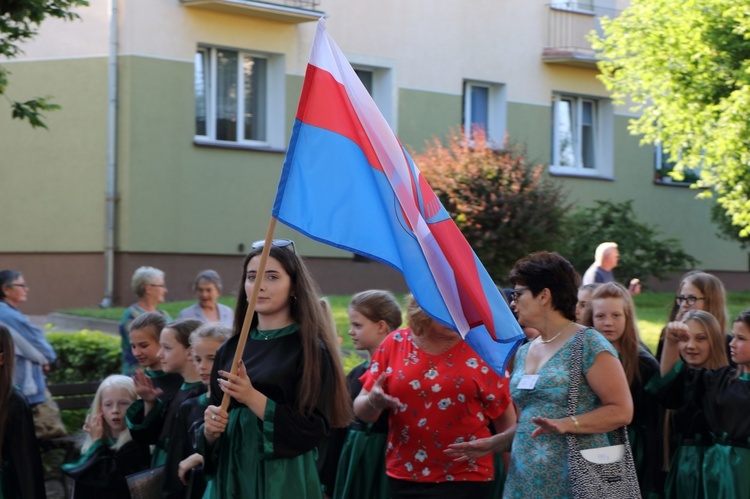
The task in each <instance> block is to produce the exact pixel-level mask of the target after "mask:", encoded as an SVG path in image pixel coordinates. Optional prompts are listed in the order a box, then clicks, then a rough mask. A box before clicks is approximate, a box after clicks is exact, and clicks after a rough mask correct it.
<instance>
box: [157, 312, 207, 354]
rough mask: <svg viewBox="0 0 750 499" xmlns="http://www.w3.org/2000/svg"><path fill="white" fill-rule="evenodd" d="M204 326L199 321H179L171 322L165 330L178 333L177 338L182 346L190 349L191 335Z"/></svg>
mask: <svg viewBox="0 0 750 499" xmlns="http://www.w3.org/2000/svg"><path fill="white" fill-rule="evenodd" d="M202 325H203V322H201V321H199V320H198V319H179V320H176V321H174V322H170V323H169V324H167V325H166V326H164V328H169V329H171V330H173V331H174V332H175V333H176V334H175V338H177V341H179V342H180V345H182V346H184V347H185V348H190V335H191V334H192V333H193V331H195V330H196V329H198V328H199V327H201V326H202Z"/></svg>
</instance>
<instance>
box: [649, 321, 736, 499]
mask: <svg viewBox="0 0 750 499" xmlns="http://www.w3.org/2000/svg"><path fill="white" fill-rule="evenodd" d="M685 317H687V315H686V316H685ZM687 342H690V323H689V322H688V323H687V324H686V323H685V322H684V321H682V322H679V321H673V322H670V323H669V324H667V327H666V337H665V341H664V352H663V354H662V359H661V375H662V378H661V380H660V383H659V385H660V388H661V391H660V393H661V394H671V397H674V400H672V402H676V403H682V404H693V405H694V406H697V407H699V408H700V409H701V410H702V412H703V414H704V416H705V420H706V427H707V430H708V434H710V436H711V439H710V440H709V441H708V442H706V445H707V447H706V449H705V454H704V459H703V466H702V467H701V469H700V473H701V475H700V483H695V482H696V480H693V481H692V483H693V484H694V485H693V488H692V489H691V490H688V491H685V492H684V493H683V495H682V496H681V497H710V498H712V499H713V498H733V499H734V498H736V499H748V498H750V484H749V483H748V477H750V448H749V446H748V442H750V425H748V423H747V421H748V414H750V309H747V310H745V311H743V312H741V313H740V314H739V316H738V317H737V318H736V319H735V321H734V323H733V324H732V341H731V342H730V344H729V348H730V351H731V360H732V361H733V362H734V363H735V364H736V366H737V367H733V366H723V367H718V368H716V369H708V368H699V369H695V368H693V369H691V368H689V365H688V364H687V363H686V362H685V361H684V360H682V359H680V350H681V349H684V348H685V347H683V344H684V343H687ZM671 397H670V398H671ZM687 494H690V495H689V496H688V495H687Z"/></svg>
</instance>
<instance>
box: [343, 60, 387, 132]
mask: <svg viewBox="0 0 750 499" xmlns="http://www.w3.org/2000/svg"><path fill="white" fill-rule="evenodd" d="M350 60H351V64H352V67H353V68H354V72H355V73H356V74H357V76H358V77H359V80H360V81H361V82H362V84H363V85H364V86H365V89H367V92H368V93H369V94H370V97H372V100H374V101H375V104H376V105H377V106H378V109H379V110H380V114H382V115H383V117H384V118H385V120H386V121H387V122H388V124H389V125H390V126H391V129H392V130H393V131H394V132H397V129H396V128H397V127H396V125H397V123H396V120H395V119H394V117H395V116H396V110H395V106H396V99H395V95H394V91H393V70H392V69H391V68H390V67H388V66H387V64H392V63H393V62H392V61H388V60H383V59H380V58H377V57H367V56H362V55H354V56H351V59H350Z"/></svg>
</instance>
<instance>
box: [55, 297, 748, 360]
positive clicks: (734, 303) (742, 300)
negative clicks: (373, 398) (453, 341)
mask: <svg viewBox="0 0 750 499" xmlns="http://www.w3.org/2000/svg"><path fill="white" fill-rule="evenodd" d="M350 298H351V296H350V295H329V296H327V297H326V299H327V300H328V302H329V303H330V305H331V311H332V312H333V318H334V321H335V322H336V329H337V330H338V332H339V337H340V338H341V340H340V341H341V348H343V349H344V350H345V351H347V352H348V351H351V350H353V348H354V344H353V343H352V339H351V337H350V336H349V334H348V333H347V331H348V330H349V318H348V315H347V313H346V307H347V305H348V303H349V299H350ZM396 298H397V299H399V301H402V302H403V298H404V295H397V296H396ZM673 299H674V294H673V293H653V292H645V293H641V294H639V295H638V296H636V297H635V306H636V314H637V315H638V328H639V329H640V332H641V337H642V339H643V342H644V343H646V345H648V346H649V348H651V351H652V352H656V345H657V343H658V341H659V335H660V334H661V330H662V328H663V327H664V326H665V325H666V323H667V319H668V317H669V311H670V309H671V307H672V300H673ZM219 301H220V302H221V303H223V304H225V305H227V306H229V307H232V308H234V302H235V298H233V297H229V296H225V297H221V298H220V299H219ZM193 303H195V302H194V301H193V300H187V301H174V302H167V303H164V304H163V305H161V306H160V307H159V308H161V309H163V310H165V311H167V312H168V313H169V315H171V316H172V317H177V314H178V313H179V312H180V310H182V309H183V308H185V307H188V306H190V305H192V304H193ZM727 304H728V308H729V317H730V318H733V317H735V316H736V315H737V314H738V313H739V312H740V311H742V310H744V309H746V308H748V307H750V291H743V292H732V293H727ZM61 312H62V313H66V314H71V315H79V316H85V317H95V318H99V319H110V320H115V321H119V320H120V318H121V317H122V315H123V314H124V313H125V307H113V308H107V309H103V308H79V309H73V310H62V311H61ZM344 357H345V360H346V359H347V357H348V356H347V355H346V354H345V356H344ZM357 358H361V357H359V356H358V357H357ZM355 360H356V359H355V358H349V359H348V360H346V363H347V364H349V363H352V362H354V361H355ZM353 365H356V364H353ZM352 367H353V366H352Z"/></svg>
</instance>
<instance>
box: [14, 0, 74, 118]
mask: <svg viewBox="0 0 750 499" xmlns="http://www.w3.org/2000/svg"><path fill="white" fill-rule="evenodd" d="M86 5H88V1H87V0H2V6H1V7H0V56H4V57H5V58H7V59H12V58H14V57H18V56H19V55H20V54H21V53H22V50H21V48H20V47H19V45H20V44H22V43H23V42H25V41H27V40H29V39H31V38H33V37H34V36H36V35H37V33H38V29H39V25H40V24H41V22H42V21H43V20H44V19H45V18H47V17H54V18H58V19H65V20H68V21H70V20H73V19H77V18H78V17H79V16H78V14H77V13H75V12H74V11H73V10H71V9H74V8H76V7H80V6H86ZM8 74H9V73H8V71H7V70H5V69H4V68H2V67H0V95H6V89H7V87H8ZM47 99H49V97H46V98H45V97H37V98H34V99H30V100H27V101H25V102H19V101H13V100H11V108H12V110H13V111H12V116H13V118H17V119H20V120H28V122H29V124H31V126H32V127H33V128H47V125H45V124H44V121H42V118H43V117H44V115H43V114H41V111H53V110H56V109H60V106H58V105H57V104H52V103H51V102H49V101H48V100H47Z"/></svg>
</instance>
